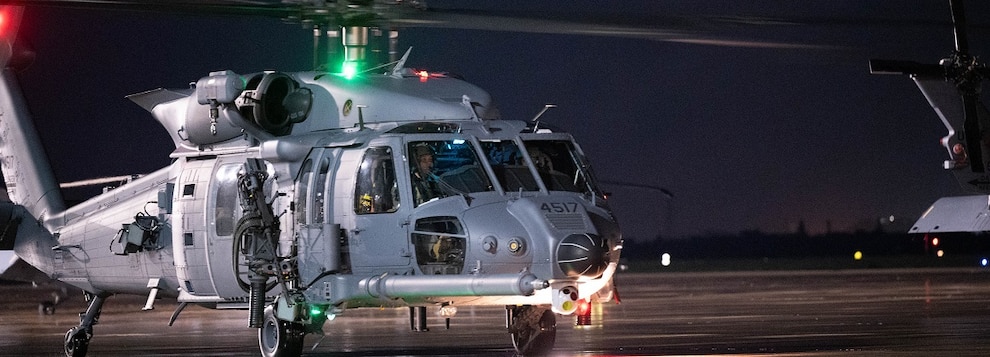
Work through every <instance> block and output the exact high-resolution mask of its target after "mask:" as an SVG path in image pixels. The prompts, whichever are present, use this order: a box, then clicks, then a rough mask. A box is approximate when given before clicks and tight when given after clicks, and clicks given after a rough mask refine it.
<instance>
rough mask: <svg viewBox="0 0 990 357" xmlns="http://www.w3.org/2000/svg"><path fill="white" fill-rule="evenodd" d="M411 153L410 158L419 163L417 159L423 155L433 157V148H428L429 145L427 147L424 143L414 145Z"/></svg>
mask: <svg viewBox="0 0 990 357" xmlns="http://www.w3.org/2000/svg"><path fill="white" fill-rule="evenodd" d="M412 152H413V155H412V156H413V158H414V159H416V161H419V158H420V157H423V156H424V155H430V156H435V155H434V153H433V148H432V147H430V145H427V144H426V143H421V144H416V145H415V146H413V149H412Z"/></svg>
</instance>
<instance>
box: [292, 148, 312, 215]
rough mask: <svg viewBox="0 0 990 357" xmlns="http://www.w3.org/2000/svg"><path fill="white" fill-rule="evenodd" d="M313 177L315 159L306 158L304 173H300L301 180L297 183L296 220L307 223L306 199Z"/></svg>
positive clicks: (303, 165)
mask: <svg viewBox="0 0 990 357" xmlns="http://www.w3.org/2000/svg"><path fill="white" fill-rule="evenodd" d="M312 178H313V160H310V159H306V161H305V162H303V164H302V174H300V175H299V182H297V183H296V190H297V192H296V222H297V223H303V224H304V223H306V212H307V208H308V207H307V205H306V199H307V198H308V196H309V180H310V179H312Z"/></svg>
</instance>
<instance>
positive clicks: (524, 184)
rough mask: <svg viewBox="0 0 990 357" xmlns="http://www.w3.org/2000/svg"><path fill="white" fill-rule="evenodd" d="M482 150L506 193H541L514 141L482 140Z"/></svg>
mask: <svg viewBox="0 0 990 357" xmlns="http://www.w3.org/2000/svg"><path fill="white" fill-rule="evenodd" d="M481 150H482V151H483V152H484V153H485V157H487V158H488V164H489V165H491V167H492V171H493V172H494V173H495V178H496V179H497V180H498V182H499V184H501V185H502V189H504V190H505V191H506V192H515V191H520V190H522V191H539V190H540V186H539V184H537V183H536V179H535V178H534V177H533V173H532V172H531V171H530V170H529V166H526V160H525V159H523V154H522V152H521V151H520V150H519V146H517V145H516V143H515V142H514V141H512V140H482V141H481Z"/></svg>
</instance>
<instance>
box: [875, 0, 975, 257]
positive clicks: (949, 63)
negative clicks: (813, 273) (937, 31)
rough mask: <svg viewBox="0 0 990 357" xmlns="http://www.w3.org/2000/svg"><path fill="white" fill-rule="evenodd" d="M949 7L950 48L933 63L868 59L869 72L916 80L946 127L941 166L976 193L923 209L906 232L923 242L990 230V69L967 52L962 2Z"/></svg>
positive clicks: (968, 50)
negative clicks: (989, 90)
mask: <svg viewBox="0 0 990 357" xmlns="http://www.w3.org/2000/svg"><path fill="white" fill-rule="evenodd" d="M949 8H950V11H951V17H952V25H953V26H952V29H953V35H954V39H955V41H954V47H955V50H954V51H953V52H952V53H951V54H950V55H949V56H947V57H945V58H943V59H941V60H940V61H939V63H938V64H923V63H918V62H913V61H903V60H879V59H874V60H871V61H870V71H871V73H874V74H900V75H907V76H909V77H910V78H911V79H912V80H913V81H914V82H915V84H916V85H917V86H918V89H920V90H921V92H922V94H923V95H924V96H925V99H927V100H928V103H929V105H931V107H932V109H934V110H935V113H936V114H937V116H938V117H939V120H940V121H941V123H942V124H943V125H944V126H945V129H946V131H947V133H946V135H945V136H943V137H942V138H941V139H940V140H939V144H940V145H941V146H942V147H943V148H944V149H945V151H946V154H947V155H948V158H947V159H945V160H944V161H943V162H942V168H943V169H945V170H947V171H950V172H952V174H953V175H954V176H955V178H956V180H957V181H958V183H959V185H960V186H961V187H962V188H963V190H964V191H966V192H969V193H979V194H978V195H962V196H949V197H943V198H940V199H938V200H937V201H936V202H935V203H933V204H932V205H931V206H930V207H929V208H928V209H927V210H925V212H924V213H923V214H922V215H921V217H920V218H918V220H917V221H916V222H915V223H914V225H913V226H912V227H911V229H910V231H909V233H919V234H922V233H923V234H925V237H926V238H925V239H924V241H925V244H926V246H927V245H928V244H930V243H929V239H928V235H929V234H938V233H952V232H986V231H988V230H990V221H988V220H987V217H990V203H988V202H990V201H988V196H987V194H990V174H988V171H987V170H988V169H990V143H988V141H987V133H988V132H990V112H988V111H987V107H986V106H985V105H984V104H983V102H982V101H981V100H980V95H981V92H982V85H983V80H984V79H985V78H990V67H988V66H987V64H986V63H985V62H983V61H981V60H980V59H979V57H977V56H975V55H973V54H971V53H970V44H969V36H968V34H967V33H968V32H967V31H968V29H967V21H966V14H965V11H964V9H963V1H962V0H950V1H949ZM933 239H934V241H935V242H937V238H933ZM934 244H937V243H934Z"/></svg>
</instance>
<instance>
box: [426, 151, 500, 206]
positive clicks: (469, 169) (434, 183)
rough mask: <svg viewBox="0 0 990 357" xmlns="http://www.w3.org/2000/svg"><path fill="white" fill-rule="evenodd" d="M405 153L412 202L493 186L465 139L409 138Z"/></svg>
mask: <svg viewBox="0 0 990 357" xmlns="http://www.w3.org/2000/svg"><path fill="white" fill-rule="evenodd" d="M408 153H409V166H410V167H409V173H410V177H411V182H412V189H413V198H414V199H415V204H416V206H419V205H420V204H422V203H424V202H428V201H430V200H433V199H436V198H443V197H447V196H452V195H460V194H466V193H472V192H483V191H492V190H494V187H493V186H492V183H491V181H490V180H489V178H488V175H487V174H486V173H485V169H484V166H482V164H481V161H479V159H478V155H477V153H476V152H475V150H474V146H473V145H471V143H470V142H468V141H465V140H463V139H454V140H435V141H413V142H410V143H409V147H408Z"/></svg>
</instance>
